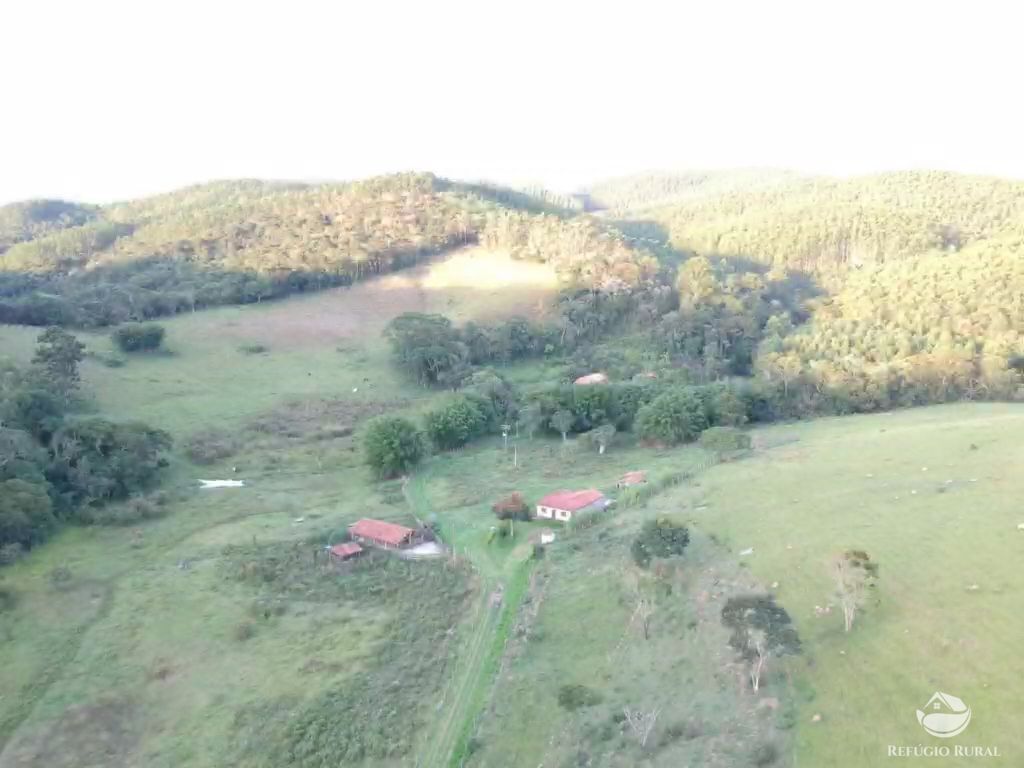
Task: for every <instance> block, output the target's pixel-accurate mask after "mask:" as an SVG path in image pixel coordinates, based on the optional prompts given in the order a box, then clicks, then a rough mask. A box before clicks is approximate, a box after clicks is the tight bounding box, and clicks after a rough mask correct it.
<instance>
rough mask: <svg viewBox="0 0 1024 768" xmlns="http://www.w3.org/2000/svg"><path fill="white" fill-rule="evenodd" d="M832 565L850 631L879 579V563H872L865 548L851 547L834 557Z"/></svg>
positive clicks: (847, 627) (845, 624)
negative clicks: (858, 612)
mask: <svg viewBox="0 0 1024 768" xmlns="http://www.w3.org/2000/svg"><path fill="white" fill-rule="evenodd" d="M830 567H831V571H832V577H833V579H835V584H836V599H837V600H838V601H839V605H840V607H842V609H843V624H844V626H845V628H846V631H847V632H849V631H850V629H852V628H853V622H854V619H856V617H857V611H858V610H859V609H860V608H861V607H862V606H863V605H864V603H865V602H867V596H868V592H869V591H870V590H871V589H873V588H874V586H875V583H876V581H877V580H878V563H872V562H871V558H870V557H869V556H868V553H867V552H864V551H863V550H858V549H849V550H847V551H846V552H843V553H842V554H840V555H836V556H835V557H834V558H832V562H831V566H830Z"/></svg>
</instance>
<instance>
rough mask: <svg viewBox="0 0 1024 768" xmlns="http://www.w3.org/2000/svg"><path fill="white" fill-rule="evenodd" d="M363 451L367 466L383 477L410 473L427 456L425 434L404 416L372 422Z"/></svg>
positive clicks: (387, 417) (388, 417)
mask: <svg viewBox="0 0 1024 768" xmlns="http://www.w3.org/2000/svg"><path fill="white" fill-rule="evenodd" d="M363 447H364V449H365V451H366V461H367V463H368V464H369V465H370V467H371V468H372V469H373V471H374V472H375V473H376V474H377V475H378V476H379V477H396V476H397V475H400V474H403V473H405V472H408V471H409V470H410V469H412V468H413V467H414V466H416V465H417V464H418V463H419V462H420V459H422V458H423V457H424V455H425V454H426V452H427V447H426V441H425V440H424V437H423V433H422V432H420V431H419V430H418V429H416V426H415V425H414V424H413V423H412V422H411V421H409V420H408V419H405V418H402V417H401V416H383V417H380V418H378V419H375V420H374V421H372V422H370V426H369V427H368V428H367V430H366V436H365V438H364V439H363Z"/></svg>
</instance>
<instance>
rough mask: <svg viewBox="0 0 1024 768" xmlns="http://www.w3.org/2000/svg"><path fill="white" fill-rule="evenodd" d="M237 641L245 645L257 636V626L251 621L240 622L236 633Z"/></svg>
mask: <svg viewBox="0 0 1024 768" xmlns="http://www.w3.org/2000/svg"><path fill="white" fill-rule="evenodd" d="M234 636H235V640H238V641H239V642H240V643H244V642H245V641H246V640H251V639H252V638H253V637H255V636H256V625H255V624H254V623H253V622H251V621H248V620H246V621H242V622H239V623H238V625H237V626H236V627H235V631H234Z"/></svg>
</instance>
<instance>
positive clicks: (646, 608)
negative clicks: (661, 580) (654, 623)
mask: <svg viewBox="0 0 1024 768" xmlns="http://www.w3.org/2000/svg"><path fill="white" fill-rule="evenodd" d="M650 581H651V579H650V577H648V576H647V575H646V574H644V573H641V572H640V571H639V569H636V568H630V569H629V570H627V571H626V583H627V584H628V586H629V592H630V597H631V599H632V601H633V613H632V614H631V615H630V617H629V626H630V627H632V626H633V625H634V624H638V625H639V626H640V629H641V630H642V631H643V633H644V640H650V639H651V619H652V618H654V614H655V613H656V612H657V606H656V605H655V603H654V595H653V594H652V585H651V583H650Z"/></svg>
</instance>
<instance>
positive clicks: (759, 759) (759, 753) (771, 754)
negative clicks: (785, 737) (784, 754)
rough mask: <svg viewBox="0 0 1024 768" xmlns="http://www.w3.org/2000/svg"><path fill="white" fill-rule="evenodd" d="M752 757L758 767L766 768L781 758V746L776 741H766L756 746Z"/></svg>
mask: <svg viewBox="0 0 1024 768" xmlns="http://www.w3.org/2000/svg"><path fill="white" fill-rule="evenodd" d="M750 759H751V762H753V764H754V765H756V766H758V768H764V766H766V765H771V764H772V763H774V762H775V761H776V760H778V759H779V748H778V746H776V745H775V743H774V742H771V741H765V742H763V743H761V744H758V745H757V746H756V747H755V748H754V751H753V753H752V754H751V757H750Z"/></svg>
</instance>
